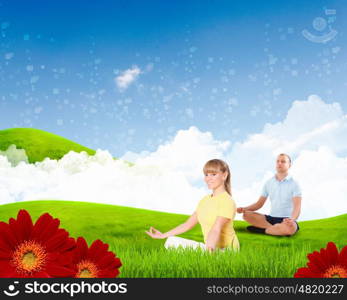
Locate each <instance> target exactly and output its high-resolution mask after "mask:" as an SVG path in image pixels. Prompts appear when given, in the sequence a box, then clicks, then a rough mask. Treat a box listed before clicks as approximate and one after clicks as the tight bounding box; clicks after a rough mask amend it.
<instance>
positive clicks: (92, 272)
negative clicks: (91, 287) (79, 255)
mask: <svg viewBox="0 0 347 300" xmlns="http://www.w3.org/2000/svg"><path fill="white" fill-rule="evenodd" d="M77 269H78V271H77V275H76V277H77V278H97V277H98V268H97V267H96V265H95V264H94V263H92V262H91V261H89V260H82V261H81V262H80V263H79V264H78V265H77Z"/></svg>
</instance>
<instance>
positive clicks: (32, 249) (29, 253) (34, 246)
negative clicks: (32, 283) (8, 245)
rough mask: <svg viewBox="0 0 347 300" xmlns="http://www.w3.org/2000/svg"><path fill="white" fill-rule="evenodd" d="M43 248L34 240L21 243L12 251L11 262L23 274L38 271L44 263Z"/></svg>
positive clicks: (45, 256)
mask: <svg viewBox="0 0 347 300" xmlns="http://www.w3.org/2000/svg"><path fill="white" fill-rule="evenodd" d="M46 258H47V253H46V251H45V249H44V248H43V247H42V246H41V245H40V244H39V243H37V242H35V241H25V242H23V243H21V244H20V245H19V246H18V247H17V248H16V250H15V251H14V252H13V257H12V263H13V265H14V266H15V267H16V269H17V271H18V272H20V273H24V274H29V273H33V272H38V271H40V270H41V269H42V267H43V266H44V265H45V263H46Z"/></svg>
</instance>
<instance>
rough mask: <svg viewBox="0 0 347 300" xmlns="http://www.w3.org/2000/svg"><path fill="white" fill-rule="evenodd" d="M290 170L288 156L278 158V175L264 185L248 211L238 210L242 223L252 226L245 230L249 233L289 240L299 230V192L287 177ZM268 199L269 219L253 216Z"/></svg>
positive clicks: (296, 185)
mask: <svg viewBox="0 0 347 300" xmlns="http://www.w3.org/2000/svg"><path fill="white" fill-rule="evenodd" d="M290 167H291V159H290V157H289V155H287V154H280V155H278V157H277V161H276V171H277V173H276V175H275V176H273V177H272V178H270V179H269V180H268V181H267V182H266V183H265V185H264V187H263V191H262V193H261V196H260V198H259V199H258V201H257V202H255V203H254V204H252V205H249V206H247V207H238V208H237V212H238V213H243V219H244V220H245V221H247V222H248V223H250V224H251V225H252V226H248V227H247V229H248V230H249V231H251V232H257V233H266V234H270V235H280V236H281V235H282V236H291V235H293V234H295V233H296V232H297V231H298V230H299V226H298V223H297V222H296V220H297V218H298V217H299V214H300V209H301V190H300V187H299V185H298V183H297V182H296V181H295V180H294V179H293V178H292V177H291V176H290V175H288V170H289V168H290ZM268 197H269V198H270V201H271V213H270V215H263V214H260V213H256V212H255V211H256V210H258V209H260V208H261V207H263V205H264V203H265V201H266V200H267V198H268Z"/></svg>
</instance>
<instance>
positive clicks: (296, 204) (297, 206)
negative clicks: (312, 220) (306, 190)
mask: <svg viewBox="0 0 347 300" xmlns="http://www.w3.org/2000/svg"><path fill="white" fill-rule="evenodd" d="M300 211H301V197H300V196H299V197H293V212H292V215H291V219H293V220H296V219H297V218H299V215H300Z"/></svg>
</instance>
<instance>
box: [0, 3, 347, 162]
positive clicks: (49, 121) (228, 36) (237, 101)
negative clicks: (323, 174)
mask: <svg viewBox="0 0 347 300" xmlns="http://www.w3.org/2000/svg"><path fill="white" fill-rule="evenodd" d="M343 2H344V1H319V0H318V1H102V0H99V1H54V2H53V1H1V2H0V11H1V14H0V26H1V27H0V30H1V31H0V45H1V48H0V128H1V129H4V128H12V127H33V128H39V129H43V130H46V131H49V132H53V133H56V134H59V135H61V136H64V137H66V138H69V139H71V140H74V141H76V142H78V143H81V144H83V145H85V146H88V147H91V148H94V149H97V148H101V149H107V150H109V151H110V152H111V153H112V154H113V155H115V156H122V155H123V154H124V153H125V152H127V151H133V152H140V151H143V150H146V151H153V150H155V149H156V148H157V147H158V146H159V145H160V144H163V143H164V142H165V141H168V140H170V139H171V138H172V137H173V136H175V134H176V132H177V131H178V130H180V129H187V128H189V127H190V126H196V127H198V128H199V129H200V130H201V131H209V132H211V133H212V134H213V135H214V137H215V138H216V139H220V140H228V141H230V142H231V143H235V142H237V141H242V140H244V139H245V138H246V137H247V136H248V135H250V134H252V133H256V132H260V131H261V130H262V128H263V127H264V125H265V124H266V123H276V122H278V121H281V120H283V119H284V118H285V116H286V114H287V112H288V109H289V108H290V107H291V106H292V103H293V101H295V100H305V99H307V97H308V96H309V95H311V94H317V95H319V96H320V97H321V98H322V99H323V100H324V101H325V102H326V103H333V102H338V103H339V104H340V105H341V107H342V108H343V110H344V111H347V99H346V97H347V96H346V95H347V93H346V92H347V76H346V71H347V54H346V45H347V43H346V30H345V28H347V18H346V12H347V9H346V6H343ZM305 29H306V30H307V31H308V32H310V33H311V34H312V35H313V36H315V37H318V40H319V38H320V37H324V36H325V35H327V36H328V37H329V35H328V34H329V33H331V31H332V30H335V31H336V32H337V34H336V36H335V37H334V38H331V39H329V38H328V40H327V41H326V42H325V43H323V42H317V41H312V40H309V39H308V38H307V37H305V36H304V35H303V34H302V31H303V30H305ZM127 70H133V72H135V73H136V72H137V75H136V76H134V78H133V79H134V80H133V81H131V80H130V81H129V82H128V84H127V85H126V87H123V88H120V87H119V85H117V77H118V78H119V77H122V76H124V72H126V71H127ZM134 70H135V71H134ZM132 74H134V73H132Z"/></svg>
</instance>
